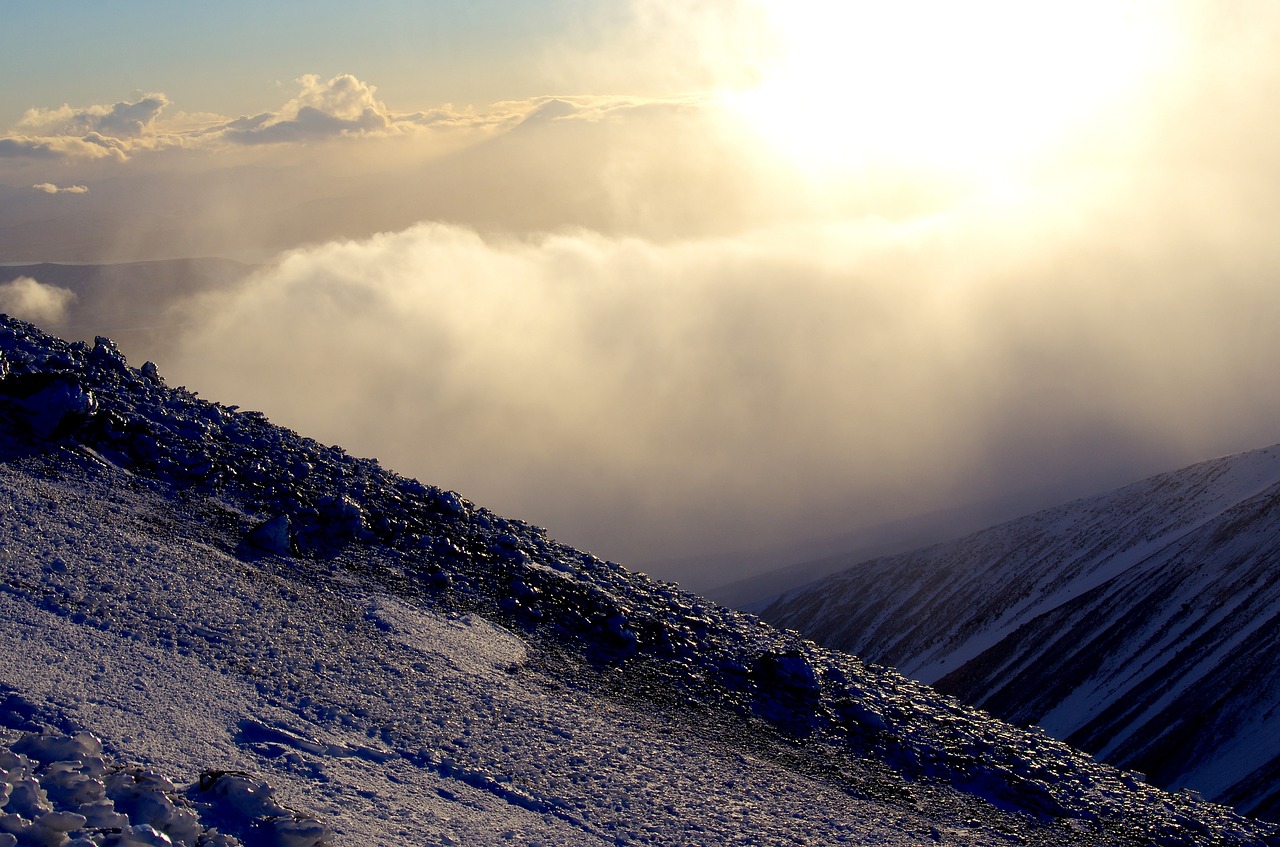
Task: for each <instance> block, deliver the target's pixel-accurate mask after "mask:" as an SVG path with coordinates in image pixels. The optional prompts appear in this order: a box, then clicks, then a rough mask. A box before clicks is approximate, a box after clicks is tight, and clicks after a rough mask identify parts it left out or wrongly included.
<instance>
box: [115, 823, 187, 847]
mask: <svg viewBox="0 0 1280 847" xmlns="http://www.w3.org/2000/svg"><path fill="white" fill-rule="evenodd" d="M115 843H116V844H117V845H119V847H171V845H172V844H173V839H171V838H170V837H169V836H167V835H165V834H164V833H163V832H160V831H159V830H157V829H156V828H155V827H153V826H151V825H150V824H145V823H140V824H136V825H134V826H131V827H128V828H127V829H123V830H121V831H120V835H119V840H118V841H116V842H115Z"/></svg>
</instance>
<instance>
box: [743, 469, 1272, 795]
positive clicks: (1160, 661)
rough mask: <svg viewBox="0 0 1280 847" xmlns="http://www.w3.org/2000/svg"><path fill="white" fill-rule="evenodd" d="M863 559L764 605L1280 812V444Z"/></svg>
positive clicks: (842, 644)
mask: <svg viewBox="0 0 1280 847" xmlns="http://www.w3.org/2000/svg"><path fill="white" fill-rule="evenodd" d="M846 564H847V565H848V567H847V568H846V569H845V570H843V571H841V572H840V573H838V574H835V575H832V576H829V577H826V578H824V579H821V580H819V581H817V582H814V583H811V584H809V585H806V586H803V587H799V588H795V589H793V590H790V591H788V592H786V593H784V594H782V595H781V596H779V597H777V598H776V599H774V600H773V601H772V602H769V603H762V604H759V605H760V606H761V607H762V609H761V615H762V617H764V618H765V619H766V620H768V621H770V622H772V623H774V624H776V625H778V626H782V627H788V628H792V629H795V630H798V631H800V632H801V633H803V634H805V635H806V636H808V637H811V638H813V639H815V640H817V641H818V642H819V643H821V644H823V645H825V646H828V647H831V648H834V649H840V650H847V651H850V652H853V653H855V654H857V655H859V656H861V657H862V658H864V659H866V660H868V661H874V662H880V663H884V664H887V665H892V666H894V667H896V668H898V669H900V670H901V671H902V672H903V673H905V674H907V675H909V676H911V677H914V678H916V679H919V680H921V681H923V682H927V683H929V684H931V685H933V686H934V687H935V688H937V689H938V690H939V691H942V692H945V693H948V694H952V695H954V696H956V697H957V698H959V699H961V700H962V701H964V702H966V703H970V704H973V705H976V706H978V707H981V708H983V709H986V710H988V711H990V712H992V713H993V714H995V715H998V716H1000V717H1002V718H1005V719H1006V720H1009V721H1012V722H1015V723H1019V724H1037V725H1039V726H1040V727H1042V728H1044V729H1045V730H1047V731H1048V732H1050V733H1051V734H1052V735H1054V736H1055V737H1058V738H1061V739H1064V740H1066V741H1067V742H1068V743H1070V744H1072V745H1074V746H1078V747H1080V748H1081V749H1083V750H1086V751H1089V752H1091V753H1094V754H1095V755H1097V756H1098V757H1099V758H1100V759H1102V760H1104V761H1107V762H1111V763H1114V764H1116V765H1119V766H1122V767H1126V768H1132V769H1135V770H1137V771H1141V772H1143V773H1146V774H1148V775H1149V777H1150V778H1151V780H1152V781H1153V782H1154V783H1155V784H1157V785H1160V786H1163V787H1166V788H1171V789H1176V788H1183V787H1188V788H1192V789H1196V790H1198V791H1200V792H1202V793H1203V794H1204V795H1205V796H1207V797H1211V798H1213V799H1215V800H1218V801H1220V802H1224V803H1229V804H1232V805H1235V806H1236V807H1238V808H1240V809H1242V810H1245V811H1247V812H1249V813H1252V814H1257V815H1260V816H1264V817H1267V818H1269V819H1272V820H1276V819H1280V659H1278V658H1277V657H1278V656H1280V652H1278V648H1280V446H1276V447H1270V448H1266V449H1260V450H1256V451H1252V452H1248V453H1243V454H1240V455H1235V456H1229V457H1226V458H1220V459H1215V460H1213V461H1208V462H1203V463H1201V464H1197V465H1193V466H1191V467H1188V468H1185V469H1183V470H1179V471H1175V472H1172V473H1166V474H1161V475H1159V476H1155V477H1152V478H1150V479H1147V480H1144V481H1142V482H1138V483H1135V484H1133V485H1129V486H1127V487H1124V488H1121V489H1119V490H1116V491H1113V492H1110V493H1107V494H1102V495H1099V496H1096V497H1090V498H1086V499H1082V500H1077V501H1075V502H1073V503H1069V504H1067V505H1064V506H1060V507H1057V508H1053V509H1048V510H1046V511H1042V512H1038V513H1036V514H1032V515H1029V516H1027V517H1023V518H1020V519H1017V520H1013V521H1010V522H1008V523H1004V524H1001V525H1000V526H996V527H993V528H991V529H987V530H984V531H981V532H977V533H974V534H972V535H969V536H967V537H965V538H962V539H959V540H956V541H951V542H947V543H943V544H938V545H934V546H931V547H927V548H924V549H921V550H917V551H914V552H909V553H902V554H898V555H893V556H887V557H883V558H878V559H874V560H871V561H865V562H861V563H856V564H855V563H854V562H852V561H849V562H847V563H846Z"/></svg>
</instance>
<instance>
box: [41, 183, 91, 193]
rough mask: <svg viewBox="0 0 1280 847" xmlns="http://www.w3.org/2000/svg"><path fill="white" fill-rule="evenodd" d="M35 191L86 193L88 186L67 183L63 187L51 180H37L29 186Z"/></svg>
mask: <svg viewBox="0 0 1280 847" xmlns="http://www.w3.org/2000/svg"><path fill="white" fill-rule="evenodd" d="M31 188H32V189H33V190H35V191H39V192H42V193H44V194H88V193H89V187H88V186H87V185H68V186H66V187H65V188H62V187H59V186H57V185H54V184H53V183H52V182H39V183H36V184H35V185H33V186H31Z"/></svg>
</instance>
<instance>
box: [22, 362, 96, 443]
mask: <svg viewBox="0 0 1280 847" xmlns="http://www.w3.org/2000/svg"><path fill="white" fill-rule="evenodd" d="M0 400H3V401H4V402H5V403H6V404H7V405H8V406H9V407H10V408H11V409H12V410H13V412H14V413H15V418H16V420H17V422H19V423H20V424H21V425H23V426H24V427H25V428H26V429H27V430H28V431H29V432H31V433H32V434H33V435H36V436H38V437H39V438H45V439H49V438H57V437H58V436H60V435H64V434H66V433H67V432H70V431H72V430H74V429H75V428H76V427H78V426H80V425H81V424H83V423H85V422H86V421H87V420H88V419H89V417H90V416H91V415H92V414H93V413H94V411H95V410H96V409H97V406H98V403H97V400H96V399H95V398H94V396H93V393H92V392H91V391H89V390H87V389H86V388H84V387H83V386H82V385H81V384H80V381H79V380H77V379H76V378H75V377H74V376H71V375H69V374H60V373H36V374H16V375H10V376H8V377H6V378H4V379H2V380H0Z"/></svg>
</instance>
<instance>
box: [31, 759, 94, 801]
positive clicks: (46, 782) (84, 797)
mask: <svg viewBox="0 0 1280 847" xmlns="http://www.w3.org/2000/svg"><path fill="white" fill-rule="evenodd" d="M72 764H73V763H71V762H56V763H55V764H53V765H50V766H49V769H48V771H47V772H46V774H45V777H44V779H43V781H42V782H41V785H42V786H43V787H44V790H45V793H46V794H48V796H49V801H50V802H51V803H53V804H54V805H55V806H80V805H83V804H85V803H93V802H96V801H98V800H101V799H102V798H103V795H104V794H105V793H106V787H105V786H104V785H103V784H102V783H101V782H99V781H98V780H96V779H94V778H93V777H91V776H87V775H86V774H83V773H78V772H76V771H73V770H68V769H66V768H67V766H69V765H72Z"/></svg>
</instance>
